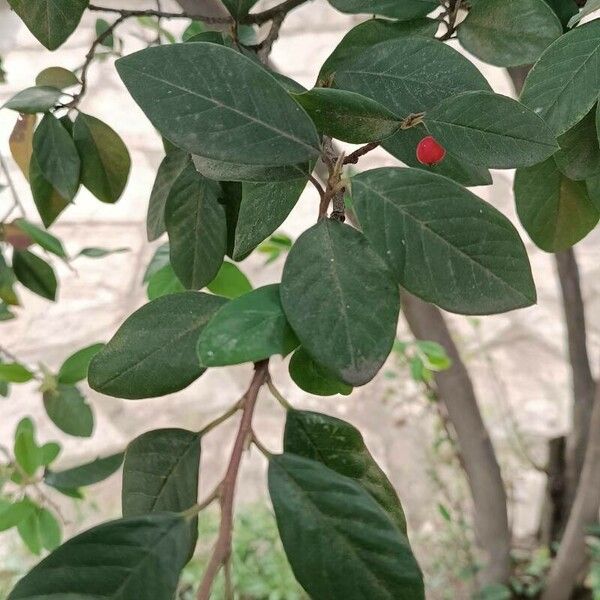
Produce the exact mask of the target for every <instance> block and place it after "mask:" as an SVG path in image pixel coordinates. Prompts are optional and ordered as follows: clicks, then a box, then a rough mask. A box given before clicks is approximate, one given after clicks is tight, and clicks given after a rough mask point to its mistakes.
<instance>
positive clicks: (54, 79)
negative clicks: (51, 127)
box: [35, 67, 80, 108]
mask: <svg viewBox="0 0 600 600" xmlns="http://www.w3.org/2000/svg"><path fill="white" fill-rule="evenodd" d="M79 83H80V81H79V79H78V78H77V76H76V75H75V74H74V73H73V71H69V69H65V68H63V67H48V68H47V69H44V70H43V71H41V72H40V73H39V74H38V76H37V77H36V78H35V84H36V85H37V86H48V87H53V88H57V89H59V90H64V89H65V88H69V87H71V86H73V85H78V84H79ZM49 108H51V107H49Z"/></svg>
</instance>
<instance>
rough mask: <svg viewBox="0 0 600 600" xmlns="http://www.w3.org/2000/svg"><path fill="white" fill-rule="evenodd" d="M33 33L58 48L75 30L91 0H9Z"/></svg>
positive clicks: (51, 46)
mask: <svg viewBox="0 0 600 600" xmlns="http://www.w3.org/2000/svg"><path fill="white" fill-rule="evenodd" d="M8 3H9V4H10V6H11V8H12V9H13V10H14V11H15V12H16V13H17V14H18V15H19V16H20V17H21V19H23V22H24V23H25V25H27V28H28V29H29V31H31V33H33V35H34V36H35V37H36V38H37V39H38V40H39V41H40V42H41V43H42V44H43V45H44V46H46V48H48V50H56V49H57V48H58V47H59V46H61V45H62V43H63V42H64V41H65V40H66V39H67V38H68V37H69V36H70V35H71V34H72V33H73V31H75V28H76V27H77V25H79V21H80V20H81V16H82V15H83V12H84V11H85V9H86V8H87V6H88V4H89V0H34V1H32V0H9V2H8Z"/></svg>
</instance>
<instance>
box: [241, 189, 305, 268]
mask: <svg viewBox="0 0 600 600" xmlns="http://www.w3.org/2000/svg"><path fill="white" fill-rule="evenodd" d="M306 181H307V180H306V177H303V178H301V179H292V180H289V181H274V182H270V183H246V182H245V183H243V184H242V200H241V204H240V208H239V214H238V218H237V224H236V227H235V238H234V239H235V241H234V248H233V253H232V254H233V259H234V260H242V259H243V258H244V257H246V256H247V255H248V254H249V253H250V252H252V250H254V249H255V248H256V247H257V246H258V245H259V244H260V243H261V242H262V241H263V240H265V239H266V238H268V237H269V236H270V235H271V234H272V233H273V232H275V231H276V230H277V229H278V227H279V226H280V225H281V224H282V223H283V222H284V221H285V219H286V218H287V217H288V215H289V214H290V213H291V212H292V209H293V208H294V206H296V204H297V202H298V199H299V198H300V195H301V194H302V192H303V191H304V188H305V187H306Z"/></svg>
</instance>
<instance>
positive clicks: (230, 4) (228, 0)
mask: <svg viewBox="0 0 600 600" xmlns="http://www.w3.org/2000/svg"><path fill="white" fill-rule="evenodd" d="M256 2H257V0H223V4H224V5H225V7H226V8H227V10H228V11H229V14H230V15H231V16H232V17H233V18H234V19H238V20H239V19H240V18H241V17H245V16H246V15H247V14H248V13H249V12H250V9H251V8H252V7H253V6H254V5H255V4H256Z"/></svg>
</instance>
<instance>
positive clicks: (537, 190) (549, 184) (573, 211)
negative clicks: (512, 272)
mask: <svg viewBox="0 0 600 600" xmlns="http://www.w3.org/2000/svg"><path fill="white" fill-rule="evenodd" d="M514 190H515V201H516V205H517V213H518V215H519V219H520V220H521V223H522V224H523V227H524V228H525V229H526V231H527V233H528V234H529V237H531V239H532V240H533V241H534V242H535V244H536V245H537V246H539V247H540V248H541V249H542V250H545V251H546V252H559V251H561V250H566V249H567V248H570V247H571V246H573V245H574V244H576V243H577V242H579V241H580V240H582V239H583V238H584V237H585V236H586V235H587V234H588V233H589V232H590V231H591V230H592V229H593V228H594V227H595V226H596V224H597V223H598V218H599V216H600V214H599V213H598V208H596V206H595V205H594V203H593V202H592V200H591V199H590V196H589V194H588V191H587V189H586V185H585V182H583V181H571V180H570V179H568V178H567V177H565V176H564V175H563V174H562V173H561V172H560V171H559V170H558V168H557V167H556V163H555V162H554V160H553V159H551V158H550V159H548V160H547V161H545V162H543V163H541V164H539V165H536V166H534V167H530V168H528V169H518V170H517V174H516V177H515V185H514Z"/></svg>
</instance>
